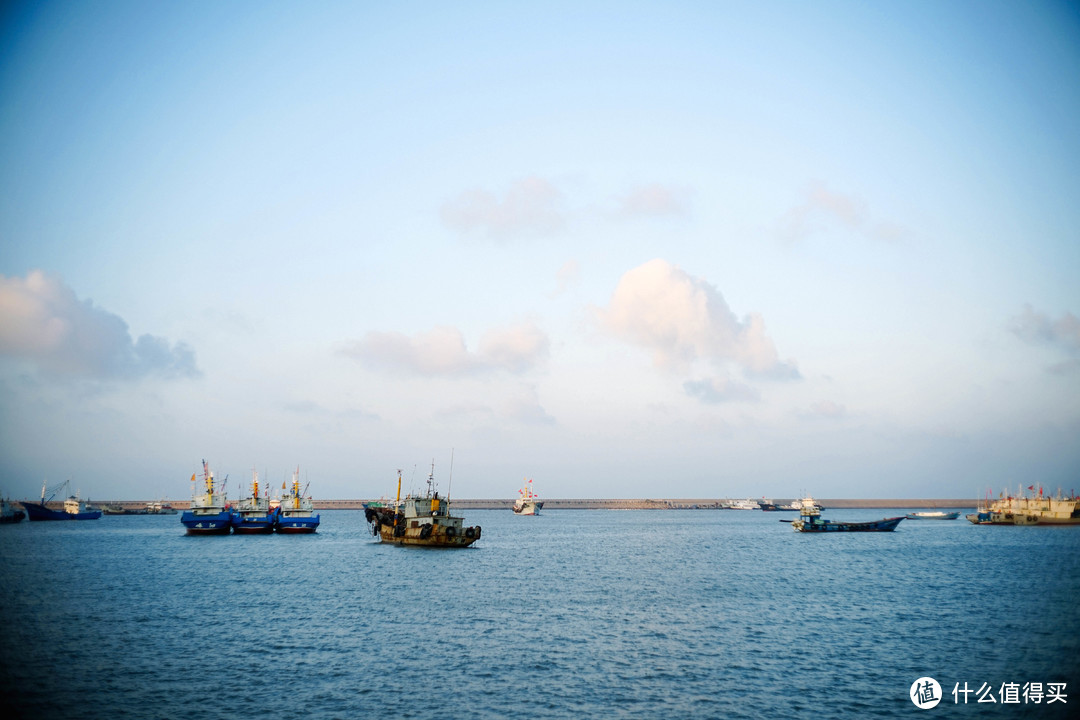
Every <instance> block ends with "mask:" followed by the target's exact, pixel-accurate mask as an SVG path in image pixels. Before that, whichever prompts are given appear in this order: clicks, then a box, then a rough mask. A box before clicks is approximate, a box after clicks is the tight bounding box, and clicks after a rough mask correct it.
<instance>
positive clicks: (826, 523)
mask: <svg viewBox="0 0 1080 720" xmlns="http://www.w3.org/2000/svg"><path fill="white" fill-rule="evenodd" d="M903 519H904V517H903V516H902V515H901V516H900V517H891V518H882V519H881V520H871V521H869V522H836V521H833V520H822V519H821V511H820V510H818V509H817V503H815V502H814V499H813V498H809V497H808V498H805V499H803V501H802V509H801V510H799V519H798V520H792V521H791V527H792V528H793V529H794V530H795V532H892V531H893V530H895V529H896V526H897V525H899V524H900V521H901V520H903Z"/></svg>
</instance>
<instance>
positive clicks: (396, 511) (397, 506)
mask: <svg viewBox="0 0 1080 720" xmlns="http://www.w3.org/2000/svg"><path fill="white" fill-rule="evenodd" d="M400 515H401V468H398V471H397V500H395V501H394V527H395V528H396V527H397V526H398V517H399V516H400Z"/></svg>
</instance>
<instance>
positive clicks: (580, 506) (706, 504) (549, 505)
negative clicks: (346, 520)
mask: <svg viewBox="0 0 1080 720" xmlns="http://www.w3.org/2000/svg"><path fill="white" fill-rule="evenodd" d="M792 499H793V498H776V499H775V502H776V503H778V504H782V505H783V504H787V503H790V502H791V501H792ZM372 500H374V498H372ZM730 500H731V499H730V498H551V499H545V500H544V501H543V502H544V510H545V511H548V510H703V509H704V510H723V509H727V508H726V505H727V503H728V502H729V501H730ZM146 502H147V501H145V500H105V501H101V502H97V501H95V503H94V505H95V506H96V507H101V506H103V505H109V506H118V507H121V508H123V509H125V510H138V509H142V508H145V507H146ZM313 502H314V504H315V509H316V510H362V509H363V507H364V503H366V502H371V500H358V499H344V500H319V499H315V500H314V501H313ZM451 502H452V504H453V506H454V507H455V508H456V509H459V510H509V509H510V508H511V507H512V506H513V504H514V500H513V499H512V498H488V499H483V498H479V499H478V498H465V499H461V500H459V499H456V498H452V499H451ZM818 502H819V503H820V504H821V505H823V506H824V507H825V508H828V509H832V508H837V509H847V508H852V509H854V508H920V509H925V508H930V509H954V510H955V509H962V508H974V507H975V506H976V504H977V501H975V500H971V499H967V498H960V499H956V498H953V499H927V498H917V499H912V498H899V499H897V498H892V499H852V498H821V499H819V500H818ZM190 504H191V503H190V502H189V501H187V500H173V501H171V505H172V506H173V507H174V508H176V509H178V510H186V509H187V508H188V507H189V506H190ZM50 506H56V508H57V509H59V508H60V507H62V503H58V502H54V503H50Z"/></svg>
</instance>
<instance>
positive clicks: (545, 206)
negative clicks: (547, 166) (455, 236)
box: [440, 177, 566, 238]
mask: <svg viewBox="0 0 1080 720" xmlns="http://www.w3.org/2000/svg"><path fill="white" fill-rule="evenodd" d="M561 200H562V193H561V192H559V189H558V188H556V187H555V186H554V185H552V184H551V183H549V182H548V181H547V180H544V179H542V178H538V177H528V178H525V179H524V180H519V181H518V182H516V183H514V184H513V185H511V186H510V189H509V190H508V191H507V193H506V196H505V197H504V198H503V199H502V200H499V199H498V198H497V197H495V196H494V195H492V194H491V193H489V192H487V191H485V190H481V189H475V190H469V191H466V192H464V193H462V194H461V195H459V196H458V197H457V198H455V199H454V200H451V201H449V202H447V203H446V204H444V205H443V207H442V210H441V213H440V214H441V217H442V221H443V224H444V225H446V226H447V227H449V228H451V229H453V230H457V231H458V232H463V233H469V232H474V231H485V232H486V233H487V234H488V236H489V237H492V238H506V237H512V236H518V235H530V234H537V235H547V234H551V233H555V232H558V231H559V230H561V229H562V228H563V226H564V225H565V224H566V220H565V218H564V216H563V212H562V210H561V209H560V203H561Z"/></svg>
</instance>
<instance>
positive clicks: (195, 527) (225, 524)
mask: <svg viewBox="0 0 1080 720" xmlns="http://www.w3.org/2000/svg"><path fill="white" fill-rule="evenodd" d="M202 464H203V482H204V483H205V487H204V488H203V489H204V492H202V493H200V494H196V493H195V491H194V488H193V489H192V492H191V508H190V509H188V510H185V511H184V514H183V515H181V516H180V522H181V523H183V525H184V527H185V528H187V531H188V534H189V535H228V534H229V530H230V528H231V527H232V525H231V520H232V511H231V510H230V509H229V506H228V501H227V500H226V498H225V483H224V482H223V483H222V484H221V488H220V489H215V487H214V473H212V472H210V467H209V466H208V465H207V464H206V461H205V460H203V461H202ZM228 480H229V476H228V475H226V476H225V481H226V482H228ZM191 482H192V484H194V482H195V473H192V474H191Z"/></svg>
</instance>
